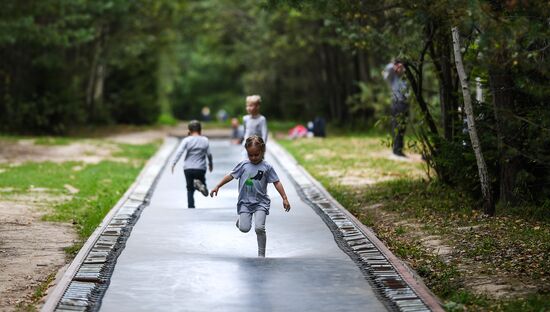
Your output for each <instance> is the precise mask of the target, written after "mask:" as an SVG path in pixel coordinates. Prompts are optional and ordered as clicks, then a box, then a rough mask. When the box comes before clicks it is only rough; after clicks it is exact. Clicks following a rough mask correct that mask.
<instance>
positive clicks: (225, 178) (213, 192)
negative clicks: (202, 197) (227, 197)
mask: <svg viewBox="0 0 550 312" xmlns="http://www.w3.org/2000/svg"><path fill="white" fill-rule="evenodd" d="M231 180H233V176H232V175H230V174H228V175H226V176H225V177H223V179H222V180H221V181H220V183H218V185H216V187H215V188H213V189H212V191H211V192H210V197H214V196H218V191H219V190H220V188H221V187H222V186H224V185H225V184H226V183H227V182H229V181H231Z"/></svg>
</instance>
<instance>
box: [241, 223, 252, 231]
mask: <svg viewBox="0 0 550 312" xmlns="http://www.w3.org/2000/svg"><path fill="white" fill-rule="evenodd" d="M250 228H251V226H250V225H244V224H239V231H241V232H243V233H248V232H249V231H250Z"/></svg>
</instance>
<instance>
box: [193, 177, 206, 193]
mask: <svg viewBox="0 0 550 312" xmlns="http://www.w3.org/2000/svg"><path fill="white" fill-rule="evenodd" d="M193 187H194V188H195V189H196V190H197V191H199V192H201V193H202V195H204V196H208V189H207V188H206V185H204V183H202V182H201V180H199V179H195V180H193Z"/></svg>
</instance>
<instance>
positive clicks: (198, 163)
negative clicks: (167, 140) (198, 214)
mask: <svg viewBox="0 0 550 312" xmlns="http://www.w3.org/2000/svg"><path fill="white" fill-rule="evenodd" d="M187 128H188V129H189V135H188V136H187V137H186V138H185V139H183V140H182V142H181V144H180V146H179V147H178V153H177V154H176V157H175V158H174V162H173V163H172V174H173V173H174V167H176V163H177V162H178V161H179V160H180V158H181V155H183V153H184V152H185V151H187V153H186V154H185V159H184V161H183V173H184V174H185V181H186V182H187V207H188V208H195V198H194V196H193V195H194V193H195V190H198V191H199V192H201V193H202V194H203V195H204V196H208V189H207V188H206V178H205V175H206V159H207V158H208V169H209V170H210V172H212V169H213V168H212V167H213V165H212V154H211V153H210V145H209V144H208V138H207V137H205V136H202V135H201V123H200V122H198V121H196V120H192V121H190V122H189V124H188V125H187Z"/></svg>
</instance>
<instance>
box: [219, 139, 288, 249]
mask: <svg viewBox="0 0 550 312" xmlns="http://www.w3.org/2000/svg"><path fill="white" fill-rule="evenodd" d="M244 146H245V148H246V152H247V156H248V159H246V160H243V161H241V162H240V163H238V164H237V166H235V168H233V170H232V171H231V172H230V173H229V174H228V175H226V176H225V177H223V179H222V180H221V181H220V183H218V185H217V186H216V187H215V188H213V189H212V191H211V192H210V196H211V197H214V196H217V195H218V191H219V189H220V188H221V187H222V186H224V185H225V184H226V183H228V182H229V181H231V180H233V179H238V180H239V198H238V201H237V214H238V215H239V218H238V219H237V227H238V228H239V230H240V231H241V232H243V233H247V232H248V231H250V228H251V227H252V217H254V229H255V231H256V238H257V240H258V257H265V248H266V233H265V218H266V216H267V215H268V214H269V207H270V204H271V200H270V199H269V196H268V195H267V184H268V183H273V185H274V186H275V189H276V190H277V191H278V192H279V194H280V195H281V198H282V199H283V208H284V209H285V211H287V212H288V211H289V210H290V204H289V203H288V198H287V196H286V193H285V189H284V188H283V184H282V183H281V181H279V177H278V176H277V173H276V172H275V169H274V168H273V167H272V166H271V165H270V164H269V163H268V162H267V161H265V160H264V154H265V142H264V140H263V139H262V138H261V137H259V136H257V135H253V136H251V137H249V138H247V139H246V141H245V145H244Z"/></svg>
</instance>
